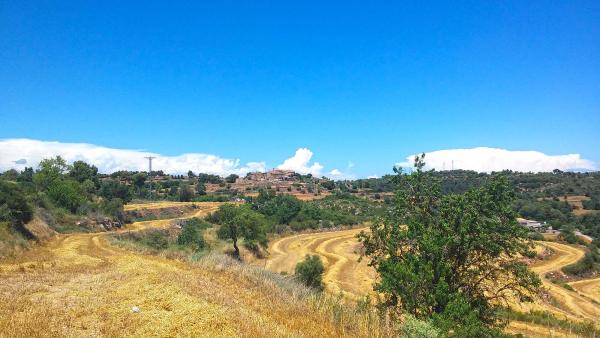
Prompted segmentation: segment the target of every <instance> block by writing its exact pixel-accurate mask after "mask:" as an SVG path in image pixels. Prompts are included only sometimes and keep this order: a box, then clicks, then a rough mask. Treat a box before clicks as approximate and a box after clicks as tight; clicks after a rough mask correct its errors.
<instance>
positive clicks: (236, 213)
mask: <svg viewBox="0 0 600 338" xmlns="http://www.w3.org/2000/svg"><path fill="white" fill-rule="evenodd" d="M213 220H216V221H217V223H219V224H220V225H221V226H220V228H219V230H218V231H217V235H218V237H219V238H221V239H231V240H232V241H233V249H234V256H235V257H236V258H238V259H239V258H240V249H239V247H238V245H237V243H238V240H239V239H240V238H243V239H244V244H245V245H247V246H249V247H255V246H256V245H260V246H263V247H266V246H267V235H266V231H265V224H266V223H267V220H266V219H265V217H264V216H263V215H261V214H259V213H257V212H256V211H254V210H252V209H250V207H248V206H247V205H241V206H236V205H235V204H231V203H226V204H223V205H222V206H220V207H219V210H217V212H215V214H214V215H213Z"/></svg>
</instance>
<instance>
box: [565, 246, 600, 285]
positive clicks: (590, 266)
mask: <svg viewBox="0 0 600 338" xmlns="http://www.w3.org/2000/svg"><path fill="white" fill-rule="evenodd" d="M561 270H562V271H563V272H564V273H566V274H567V275H575V276H580V277H584V276H586V275H588V274H591V273H594V272H596V271H600V254H599V253H598V248H597V247H596V244H595V243H592V244H590V245H589V246H588V250H587V252H586V253H585V256H583V257H582V258H581V259H580V260H579V261H577V262H575V263H573V264H569V265H567V266H565V267H563V268H562V269H561Z"/></svg>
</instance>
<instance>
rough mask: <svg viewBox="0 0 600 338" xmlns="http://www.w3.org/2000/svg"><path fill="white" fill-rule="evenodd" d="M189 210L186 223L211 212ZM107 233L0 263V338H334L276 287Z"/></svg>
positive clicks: (73, 238)
mask: <svg viewBox="0 0 600 338" xmlns="http://www.w3.org/2000/svg"><path fill="white" fill-rule="evenodd" d="M198 205H199V210H198V211H196V212H195V213H194V214H190V215H188V216H187V217H191V216H201V215H204V214H206V213H207V212H210V211H212V210H215V209H216V208H217V207H218V204H216V203H198ZM171 221H172V220H164V221H147V222H138V223H134V224H132V225H131V226H129V227H128V228H127V229H125V230H122V231H130V230H134V231H135V230H141V229H147V228H161V227H166V226H169V224H170V222H171ZM106 235H107V233H95V234H73V235H62V236H58V237H56V238H55V239H54V240H51V241H50V242H49V243H47V244H46V245H44V246H39V247H37V248H35V249H33V250H31V251H29V252H27V253H26V254H25V255H24V256H23V257H20V258H19V260H16V261H0V337H40V336H70V337H97V336H109V337H113V336H137V337H150V336H171V337H172V336H184V337H185V336H194V337H198V336H207V337H208V336H210V337H219V336H298V335H299V334H300V333H302V334H308V335H312V336H324V335H325V336H335V335H337V334H336V331H335V326H333V324H332V323H330V322H329V321H328V319H327V318H323V316H322V315H319V314H318V313H317V312H314V311H312V312H311V311H309V310H308V309H307V307H306V304H301V303H298V302H290V301H289V299H286V298H285V297H282V296H281V295H278V294H277V292H280V291H278V289H277V288H276V287H275V286H272V287H269V286H268V285H266V284H265V285H263V284H257V282H256V281H253V280H252V279H248V278H246V277H242V276H240V275H239V274H238V273H237V272H235V271H236V270H227V269H223V268H220V270H219V271H215V270H214V266H212V267H211V266H208V267H193V266H191V265H189V264H187V263H183V262H178V261H175V260H169V259H164V258H161V257H156V256H150V255H142V254H138V253H135V252H131V251H128V250H124V249H121V248H117V247H114V246H111V245H110V243H109V242H108V240H107V238H106ZM216 266H218V265H216ZM258 285H261V286H260V287H257V286H258ZM133 306H138V307H139V308H140V312H139V313H134V312H133V311H132V307H133ZM239 318H243V320H237V319H239Z"/></svg>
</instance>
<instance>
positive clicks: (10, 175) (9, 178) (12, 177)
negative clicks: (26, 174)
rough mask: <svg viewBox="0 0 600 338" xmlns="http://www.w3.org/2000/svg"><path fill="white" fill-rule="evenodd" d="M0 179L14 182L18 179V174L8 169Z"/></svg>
mask: <svg viewBox="0 0 600 338" xmlns="http://www.w3.org/2000/svg"><path fill="white" fill-rule="evenodd" d="M0 178H1V179H3V180H6V181H16V180H17V179H18V178H19V172H18V171H16V170H15V169H8V170H7V171H5V172H3V173H2V174H1V175H0Z"/></svg>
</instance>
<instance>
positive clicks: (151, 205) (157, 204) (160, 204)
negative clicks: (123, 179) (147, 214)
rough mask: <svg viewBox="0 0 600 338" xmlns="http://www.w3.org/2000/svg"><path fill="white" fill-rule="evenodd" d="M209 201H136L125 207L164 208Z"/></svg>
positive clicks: (136, 208) (129, 209)
mask: <svg viewBox="0 0 600 338" xmlns="http://www.w3.org/2000/svg"><path fill="white" fill-rule="evenodd" d="M206 203H207V202H202V203H200V202H171V201H164V202H151V203H134V204H126V205H125V207H124V209H125V211H131V210H145V209H163V208H176V207H181V206H191V205H194V204H197V205H206Z"/></svg>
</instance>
